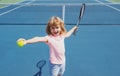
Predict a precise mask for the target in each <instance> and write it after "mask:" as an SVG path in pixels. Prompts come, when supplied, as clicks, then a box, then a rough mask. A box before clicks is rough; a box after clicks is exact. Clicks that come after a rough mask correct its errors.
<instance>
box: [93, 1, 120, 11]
mask: <svg viewBox="0 0 120 76" xmlns="http://www.w3.org/2000/svg"><path fill="white" fill-rule="evenodd" d="M95 1H97V2H99V3H101V4H103V5H105V6H107V7H110V8H112V9H114V10H116V11H118V12H119V13H120V9H118V8H115V7H113V6H110V5H108V4H105V3H103V2H101V1H99V0H95Z"/></svg>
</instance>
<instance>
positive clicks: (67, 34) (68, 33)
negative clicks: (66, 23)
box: [65, 26, 78, 37]
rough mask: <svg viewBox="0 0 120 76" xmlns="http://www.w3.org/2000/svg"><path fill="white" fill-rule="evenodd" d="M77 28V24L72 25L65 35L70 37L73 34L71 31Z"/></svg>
mask: <svg viewBox="0 0 120 76" xmlns="http://www.w3.org/2000/svg"><path fill="white" fill-rule="evenodd" d="M77 29H78V27H77V26H74V27H73V28H72V29H71V30H70V31H68V32H67V33H66V34H65V37H70V36H71V35H72V34H73V32H74V31H75V30H77Z"/></svg>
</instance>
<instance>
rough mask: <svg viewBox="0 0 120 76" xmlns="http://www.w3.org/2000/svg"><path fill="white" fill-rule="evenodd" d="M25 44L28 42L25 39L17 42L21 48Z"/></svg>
mask: <svg viewBox="0 0 120 76" xmlns="http://www.w3.org/2000/svg"><path fill="white" fill-rule="evenodd" d="M25 44H26V40H25V39H23V38H20V39H18V40H17V45H18V46H19V47H23V46H24V45H25Z"/></svg>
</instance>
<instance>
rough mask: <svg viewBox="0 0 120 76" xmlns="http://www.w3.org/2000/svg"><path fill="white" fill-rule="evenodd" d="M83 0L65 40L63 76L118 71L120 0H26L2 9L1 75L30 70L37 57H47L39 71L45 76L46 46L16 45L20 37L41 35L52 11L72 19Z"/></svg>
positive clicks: (22, 75) (107, 75)
mask: <svg viewBox="0 0 120 76" xmlns="http://www.w3.org/2000/svg"><path fill="white" fill-rule="evenodd" d="M82 3H86V10H85V14H84V16H83V18H82V20H81V24H80V27H79V29H78V31H77V34H76V35H75V36H74V35H72V36H71V37H70V38H68V39H66V40H65V46H66V58H67V59H66V71H65V74H64V76H120V59H119V58H120V4H113V3H110V2H108V0H80V1H79V0H71V1H67V0H62V1H60V0H58V1H57V0H56V1H41V0H37V1H36V0H27V1H25V0H24V1H23V2H22V3H19V4H13V5H8V6H6V7H5V8H1V9H0V76H33V75H34V74H35V73H36V72H37V71H38V68H37V67H36V63H37V62H38V61H39V60H42V59H45V60H46V61H47V64H46V65H45V66H44V67H43V69H42V76H49V48H48V46H47V45H46V44H45V43H35V44H29V45H26V46H25V47H23V48H20V47H18V46H17V45H16V40H17V39H18V38H25V39H29V38H32V37H35V36H45V35H46V32H45V28H46V23H47V22H48V20H49V18H50V17H52V16H59V17H61V18H62V19H63V20H64V21H65V27H66V29H67V30H69V29H70V28H72V27H73V26H74V25H75V24H76V23H77V19H78V15H79V10H80V7H81V4H82Z"/></svg>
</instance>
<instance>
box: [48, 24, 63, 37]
mask: <svg viewBox="0 0 120 76" xmlns="http://www.w3.org/2000/svg"><path fill="white" fill-rule="evenodd" d="M50 31H51V33H52V35H53V36H58V35H60V32H61V27H60V26H59V25H57V26H52V27H50Z"/></svg>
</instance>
